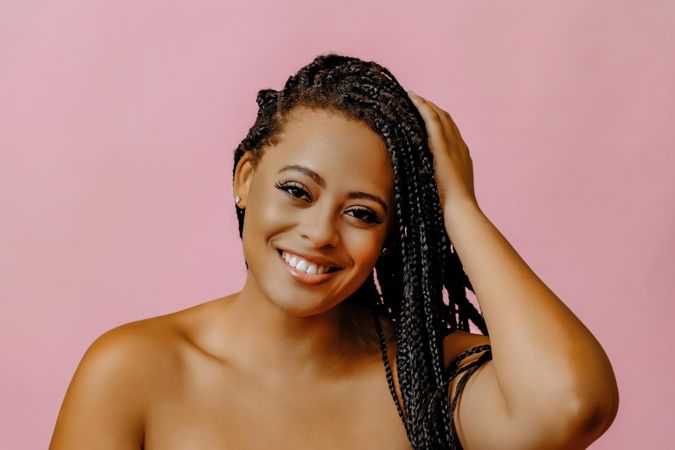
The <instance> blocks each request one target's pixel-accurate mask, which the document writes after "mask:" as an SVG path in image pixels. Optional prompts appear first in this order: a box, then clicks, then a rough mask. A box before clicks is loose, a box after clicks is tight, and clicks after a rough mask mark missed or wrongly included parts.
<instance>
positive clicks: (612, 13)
mask: <svg viewBox="0 0 675 450" xmlns="http://www.w3.org/2000/svg"><path fill="white" fill-rule="evenodd" d="M673 29H675V3H673V2H669V1H649V2H633V1H612V2H610V1H581V0H579V1H569V0H565V1H553V2H535V1H511V2H508V5H507V4H505V3H504V2H499V1H480V2H459V1H443V2H441V1H427V2H421V3H420V2H417V4H416V6H413V2H400V3H395V2H392V1H391V0H387V1H371V2H363V1H346V2H345V1H341V2H339V3H338V2H334V3H330V2H316V1H309V0H307V1H292V2H291V1H287V2H283V3H281V2H273V1H269V2H265V3H260V2H250V1H249V2H246V3H244V2H239V3H238V4H234V3H226V2H219V1H215V0H214V1H191V2H187V1H185V2H182V1H178V0H172V1H141V2H137V1H130V0H126V1H116V2H104V1H84V0H81V1H77V0H62V1H59V2H37V1H22V0H15V1H4V2H2V3H0V151H1V161H0V227H1V228H0V269H1V278H0V301H1V302H2V303H1V311H0V317H1V318H2V319H1V320H2V326H1V327H0V351H1V352H2V358H1V359H0V364H1V365H2V366H1V367H0V448H3V449H38V448H46V446H47V443H48V441H49V438H50V436H51V433H52V430H53V426H54V422H55V419H56V415H57V412H58V408H59V406H60V404H61V401H62V399H63V395H64V393H65V390H66V387H67V385H68V382H69V381H70V378H71V376H72V374H73V371H74V370H75V367H76V365H77V363H78V361H79V360H80V358H81V356H82V354H83V352H84V351H85V349H86V348H87V346H88V345H89V344H90V343H91V342H92V341H93V340H94V339H95V338H96V337H97V336H98V335H100V334H101V333H103V332H104V331H106V330H108V329H110V328H112V327H114V326H117V325H120V324H122V323H125V322H129V321H133V320H138V319H142V318H146V317H150V316H155V315H160V314H166V313H169V312H173V311H176V310H178V309H182V308H186V307H188V306H191V305H194V304H197V303H201V302H204V301H208V300H212V299H214V298H217V297H220V296H223V295H226V294H229V293H231V292H234V291H236V290H239V288H240V287H241V285H242V283H243V280H244V275H245V272H244V264H243V259H242V255H241V247H240V241H239V237H238V234H237V228H236V219H235V214H234V207H233V201H232V190H231V172H232V152H233V150H234V148H235V147H236V145H237V144H238V143H239V141H240V140H241V139H242V138H243V137H244V135H245V133H246V131H247V130H248V128H249V127H250V126H251V125H252V123H253V120H254V119H255V114H256V111H257V105H256V103H255V95H256V92H257V90H258V89H261V88H266V87H272V88H277V89H278V88H281V87H282V86H283V83H284V82H285V80H286V78H287V77H288V76H289V75H290V74H292V73H293V72H295V71H296V70H297V69H299V68H300V67H301V66H302V65H304V64H306V63H308V62H310V61H311V59H312V58H313V57H314V56H316V55H318V54H320V53H325V52H328V51H336V52H339V53H344V54H348V55H353V56H358V57H360V58H363V59H372V60H375V61H377V62H379V63H381V64H383V65H385V66H386V67H388V68H389V69H391V70H392V72H393V73H394V74H395V75H396V76H397V77H398V78H399V80H400V82H401V83H402V84H403V85H404V86H405V87H407V88H410V89H413V90H415V91H416V92H418V93H419V94H421V95H423V96H425V97H428V98H429V99H431V100H433V101H434V102H436V103H437V104H438V105H439V106H441V107H443V108H444V109H447V110H448V111H449V112H450V113H451V114H452V115H453V117H454V118H455V120H456V121H457V123H458V125H459V127H460V129H461V131H462V134H463V136H464V138H465V140H466V141H467V143H468V145H469V148H470V149H471V151H472V155H473V158H474V164H475V171H476V174H475V177H476V192H477V196H478V200H479V202H480V203H481V205H482V207H483V210H484V211H485V212H486V213H487V214H488V216H489V217H490V218H491V219H492V221H493V222H494V223H495V224H496V225H497V227H498V228H499V229H500V230H501V231H502V232H503V233H504V234H505V235H506V237H507V239H509V241H510V242H511V243H512V244H513V245H514V247H515V248H516V249H517V250H518V251H519V253H520V254H521V255H522V256H523V257H524V258H525V260H526V261H527V262H528V263H529V264H530V266H531V267H532V268H533V269H534V270H535V271H536V272H537V274H538V275H539V276H540V277H541V278H542V279H543V280H544V281H545V282H546V283H547V284H548V286H549V287H551V289H553V291H554V292H556V293H557V294H558V295H559V296H560V298H562V299H563V300H564V301H565V302H566V304H567V305H569V307H570V308H571V309H572V310H573V311H574V312H575V314H576V315H577V316H579V318H580V319H581V320H582V321H583V322H584V323H585V324H586V325H587V326H588V327H589V328H590V329H591V331H592V332H593V333H594V335H595V336H596V337H597V338H598V340H599V341H600V342H601V343H602V344H603V346H604V347H605V349H606V350H607V352H608V354H609V356H610V358H611V360H612V362H613V365H614V368H615V371H616V375H617V378H618V381H619V385H620V390H621V405H620V410H619V414H618V416H617V419H616V421H615V422H614V425H613V426H612V428H611V429H610V430H609V431H608V432H607V433H606V434H605V435H604V436H603V437H602V438H600V439H599V440H598V441H597V442H596V443H594V444H593V445H592V448H593V449H597V450H601V449H607V450H609V449H635V448H644V449H666V448H673V447H672V445H673V444H672V438H670V437H669V434H670V428H671V427H672V422H673V417H674V416H673V412H672V411H673V401H675V392H674V390H675V388H674V387H673V383H672V379H673V372H674V371H673V368H674V366H675V362H674V358H673V352H672V343H673V342H674V341H675V339H674V338H675V334H674V332H673V328H674V327H673V317H675V315H674V313H675V311H674V310H675V307H674V306H673V301H672V295H673V292H674V287H675V286H674V285H673V281H672V275H673V262H672V255H673V250H675V248H674V247H675V242H674V241H675V239H674V233H673V230H675V220H674V219H675V217H674V216H675V208H673V207H672V204H673V200H672V199H673V198H674V196H675V183H673V181H672V180H673V175H672V171H673V169H674V168H675V167H674V166H675V164H674V162H675V161H674V159H675V158H674V156H673V155H674V153H673V143H674V138H675V127H674V126H673V120H674V117H675V87H674V85H673V80H675V64H674V62H675V49H674V47H673V46H674V44H673V43H674V42H675V39H674V35H673ZM669 276H670V277H669Z"/></svg>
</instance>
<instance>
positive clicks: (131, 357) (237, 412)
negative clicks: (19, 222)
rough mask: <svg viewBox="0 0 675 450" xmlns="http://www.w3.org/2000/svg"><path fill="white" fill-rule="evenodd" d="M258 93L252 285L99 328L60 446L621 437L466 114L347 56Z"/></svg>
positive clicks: (245, 215) (248, 161) (558, 444)
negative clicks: (492, 203) (511, 233)
mask: <svg viewBox="0 0 675 450" xmlns="http://www.w3.org/2000/svg"><path fill="white" fill-rule="evenodd" d="M257 101H258V104H259V106H260V109H259V112H258V116H257V118H256V121H255V124H254V125H253V126H252V127H251V129H250V130H249V132H248V134H247V136H246V137H245V138H244V139H243V141H242V142H241V143H240V144H239V146H238V147H237V149H236V150H235V153H234V167H233V181H234V186H233V191H234V195H235V204H236V213H237V218H238V221H239V235H240V237H241V239H242V245H243V252H244V257H245V262H246V267H247V269H248V270H247V277H246V280H245V282H244V285H243V287H242V289H241V291H239V292H235V293H233V294H230V295H228V296H225V297H222V298H219V299H215V300H212V301H209V302H206V303H201V304H198V305H196V306H194V307H192V308H189V309H187V310H183V311H178V312H175V313H172V314H169V315H166V316H161V317H155V318H151V319H146V320H142V321H138V322H134V323H130V324H126V325H123V326H121V327H118V328H115V329H113V330H111V331H109V332H107V333H105V334H104V335H102V336H101V337H99V338H98V339H97V340H96V341H95V342H94V343H93V344H92V345H91V347H90V348H89V349H88V351H87V353H86V354H85V356H84V357H83V359H82V362H81V363H80V365H79V367H78V369H77V371H76V373H75V376H74V377H73V381H72V382H71V385H70V387H69V389H68V392H67V394H66V398H65V399H64V403H63V406H62V408H61V411H60V414H59V418H58V421H57V424H56V429H55V431H54V436H53V438H52V443H51V448H52V449H66V448H74V447H77V448H115V449H138V448H145V449H160V448H161V449H174V448H175V449H183V448H233V449H239V448H247V449H248V448H260V449H263V448H271V447H273V448H277V449H284V448H288V449H298V448H321V449H333V448H335V449H337V448H349V449H360V448H363V449H410V448H413V449H461V448H463V447H464V448H467V449H469V448H479V449H483V448H499V449H535V448H537V449H538V448H566V449H570V448H585V447H586V446H587V445H588V444H589V443H590V442H592V441H593V440H595V439H597V437H598V436H600V435H601V434H602V433H603V432H604V431H605V430H606V429H607V427H609V425H610V424H611V422H612V420H613V418H614V415H615V414H616V407H617V402H618V396H617V394H616V382H615V380H614V376H613V372H612V369H611V365H610V364H609V361H608V360H607V357H606V355H605V353H604V351H603V350H602V348H601V347H600V345H599V344H598V343H597V341H596V340H595V339H594V338H593V336H592V334H591V333H590V332H589V331H588V330H587V329H586V328H585V327H584V326H583V324H582V323H581V322H580V321H579V320H578V319H577V318H576V316H574V315H573V314H572V313H571V311H569V310H568V309H567V308H566V307H565V306H564V304H563V303H562V302H561V301H560V300H559V299H558V298H557V297H555V295H554V294H553V293H552V292H550V290H548V289H547V288H546V286H545V285H544V284H543V283H542V282H541V281H540V280H539V279H538V278H537V277H536V275H535V274H534V273H533V272H531V270H529V267H527V265H526V264H525V263H524V261H522V259H520V257H519V256H518V254H517V253H516V252H515V250H513V249H512V247H510V245H508V242H506V240H505V239H504V238H503V236H502V235H501V234H500V233H499V232H498V231H497V230H496V228H494V226H492V224H491V223H490V222H489V221H488V220H487V218H486V217H485V216H484V215H483V214H482V211H481V210H480V208H478V203H477V201H476V199H475V196H474V193H473V172H472V167H471V159H470V157H469V153H468V149H467V148H466V145H465V144H464V142H463V141H462V139H461V136H460V135H459V132H458V130H457V128H456V126H455V125H454V122H453V121H452V119H451V118H450V116H449V115H448V114H447V113H446V112H445V111H443V110H441V109H440V108H438V107H437V106H436V105H434V104H433V103H431V102H429V101H426V100H424V99H423V98H421V97H418V96H416V95H414V94H412V93H407V92H406V91H405V90H404V89H403V88H402V87H401V86H400V85H399V84H398V82H397V81H396V79H395V78H394V76H393V75H392V74H391V73H390V72H389V71H388V70H387V69H385V68H383V67H382V66H380V65H378V64H376V63H374V62H366V61H362V60H360V59H357V58H351V57H346V56H340V55H336V54H327V55H321V56H318V57H317V58H316V59H315V60H314V61H312V62H311V63H310V64H309V65H307V66H305V67H303V68H302V69H300V71H299V72H298V73H297V74H295V75H293V76H291V77H290V78H289V79H288V81H287V82H286V84H285V86H284V88H283V90H281V91H274V90H270V89H265V90H261V91H260V92H259V93H258V97H257ZM460 255H461V256H462V261H461V262H460V258H459V256H460ZM463 263H464V264H463ZM469 279H471V282H470V281H469ZM466 289H470V290H475V292H476V294H477V296H478V300H479V303H480V306H481V310H482V311H479V310H478V309H477V308H476V307H475V306H474V305H473V304H472V303H471V302H469V301H468V300H467V297H466ZM444 291H445V292H446V293H447V300H446V301H444V295H443V294H444ZM482 312H484V313H485V317H484V316H483V313H482ZM470 322H473V324H474V325H475V326H476V327H477V328H478V329H479V330H480V331H481V333H482V334H473V333H470V332H469V323H470ZM488 329H489V330H490V334H489V337H488ZM493 347H494V357H493V352H492V350H493ZM524 355H527V356H524ZM392 356H393V357H392ZM578 361H584V362H585V364H584V365H583V366H582V365H580V364H579V363H578ZM460 400H462V401H461V402H460ZM460 406H461V407H460Z"/></svg>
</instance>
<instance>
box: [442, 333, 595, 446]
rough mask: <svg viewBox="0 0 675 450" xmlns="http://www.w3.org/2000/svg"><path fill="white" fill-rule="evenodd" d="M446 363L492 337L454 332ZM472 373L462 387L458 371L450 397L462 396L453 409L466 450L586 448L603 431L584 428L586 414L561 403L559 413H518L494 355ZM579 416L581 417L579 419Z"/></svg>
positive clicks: (448, 343) (468, 361)
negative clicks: (510, 405) (500, 378)
mask: <svg viewBox="0 0 675 450" xmlns="http://www.w3.org/2000/svg"><path fill="white" fill-rule="evenodd" d="M444 344H445V345H444V355H445V358H446V361H447V363H446V366H448V365H449V363H450V362H451V361H453V360H455V358H456V357H457V356H458V355H459V354H460V353H461V352H463V351H464V350H467V349H470V348H473V347H476V346H479V345H490V338H489V337H488V336H484V335H480V334H473V333H467V332H464V331H455V332H453V333H451V334H450V335H448V336H446V338H445V340H444ZM487 351H489V350H486V351H480V352H477V353H475V354H471V355H470V356H467V357H466V358H464V359H462V361H461V362H459V368H463V367H466V366H467V365H470V364H471V363H473V362H476V361H477V360H478V359H479V358H481V356H482V355H484V354H485V353H487ZM488 357H489V359H487V360H485V361H483V362H482V363H481V364H480V365H479V366H478V368H477V369H476V370H475V372H473V373H472V374H470V376H469V378H467V379H466V380H465V381H464V382H462V384H463V388H460V391H461V392H459V395H458V396H457V390H458V386H459V385H460V380H461V379H462V378H463V377H464V376H465V375H467V372H464V373H461V374H459V375H458V376H457V377H456V378H455V379H454V380H453V381H452V382H451V383H450V386H449V400H452V399H453V398H455V397H456V396H457V397H456V399H457V403H456V406H455V410H454V412H453V418H454V425H455V430H456V436H457V438H458V439H459V441H460V443H461V445H462V446H463V448H464V449H465V450H472V449H483V448H499V449H503V450H510V449H514V450H515V449H518V450H523V449H557V448H565V449H577V448H579V449H581V448H586V447H587V446H588V445H589V444H590V442H592V441H593V440H595V439H597V436H598V434H597V433H596V432H595V431H593V432H588V431H587V430H584V423H585V422H584V420H581V419H583V416H584V414H581V413H579V412H578V411H569V410H567V409H565V408H564V407H563V405H561V407H560V409H559V410H558V411H557V413H556V414H555V416H554V417H550V416H547V417H533V416H532V415H529V416H527V417H525V416H524V415H516V414H513V412H512V411H509V408H508V405H507V403H506V401H505V399H504V396H503V394H502V390H501V388H500V386H499V384H498V382H497V377H496V374H495V367H494V364H493V361H492V358H491V356H490V355H488V356H486V357H485V358H488ZM575 418H577V419H575Z"/></svg>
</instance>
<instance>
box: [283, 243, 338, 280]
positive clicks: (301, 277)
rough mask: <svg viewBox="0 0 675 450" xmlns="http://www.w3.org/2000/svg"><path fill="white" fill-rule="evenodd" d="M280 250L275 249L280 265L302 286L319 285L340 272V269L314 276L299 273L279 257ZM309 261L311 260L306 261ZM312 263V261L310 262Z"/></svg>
mask: <svg viewBox="0 0 675 450" xmlns="http://www.w3.org/2000/svg"><path fill="white" fill-rule="evenodd" d="M281 252H282V250H281V249H277V254H278V255H279V259H280V260H281V263H282V264H283V265H284V267H286V269H287V270H288V271H289V272H290V274H291V275H292V276H293V278H294V279H295V280H296V281H297V282H299V283H302V284H308V285H316V284H321V283H324V282H326V281H327V280H329V279H331V278H332V277H333V276H334V275H335V274H336V273H338V272H340V270H342V269H338V270H336V271H334V272H327V273H317V274H314V275H311V274H309V273H305V272H301V271H299V270H296V269H295V268H294V267H292V266H290V265H289V264H288V263H287V262H286V260H285V259H284V257H283V256H282V255H281ZM289 253H290V252H289ZM308 261H311V260H308ZM311 262H313V261H311Z"/></svg>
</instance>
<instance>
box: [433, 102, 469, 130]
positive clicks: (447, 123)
mask: <svg viewBox="0 0 675 450" xmlns="http://www.w3.org/2000/svg"><path fill="white" fill-rule="evenodd" d="M426 102H427V103H428V104H429V106H431V107H432V108H433V109H434V111H435V112H436V114H438V117H439V118H440V120H441V123H442V124H443V127H444V129H445V130H446V131H445V133H446V135H450V136H452V135H454V136H456V137H461V135H460V134H459V128H457V125H456V124H455V121H454V120H453V119H452V116H450V113H449V112H447V111H446V110H444V109H442V108H441V107H440V106H438V105H437V104H436V103H434V102H432V101H431V100H426Z"/></svg>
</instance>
